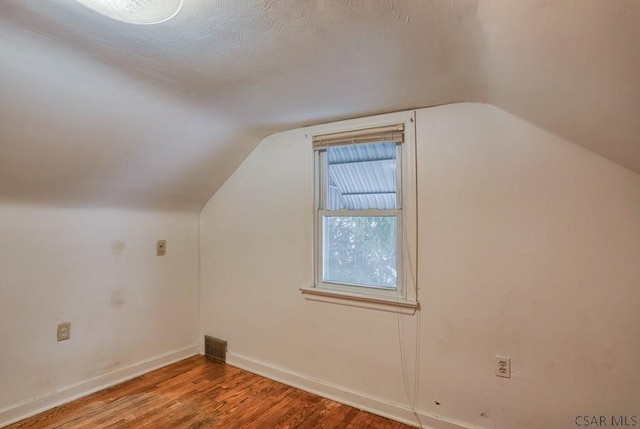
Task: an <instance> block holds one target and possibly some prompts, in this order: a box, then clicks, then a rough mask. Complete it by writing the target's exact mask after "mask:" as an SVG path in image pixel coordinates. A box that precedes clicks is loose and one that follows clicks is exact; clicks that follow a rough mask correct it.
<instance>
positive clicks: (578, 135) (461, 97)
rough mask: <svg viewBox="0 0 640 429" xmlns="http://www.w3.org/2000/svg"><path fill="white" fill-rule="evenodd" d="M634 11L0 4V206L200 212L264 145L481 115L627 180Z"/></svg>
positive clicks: (374, 4)
mask: <svg viewBox="0 0 640 429" xmlns="http://www.w3.org/2000/svg"><path fill="white" fill-rule="evenodd" d="M639 23H640V1H637V0H562V1H559V0H557V1H551V0H548V1H543V0H530V1H525V0H518V1H513V0H458V1H452V0H437V1H435V0H309V1H301V0H206V1H205V0H200V1H198V0H185V1H184V6H183V8H182V10H181V11H180V13H179V14H178V15H177V16H176V17H175V18H174V19H172V20H170V21H168V22H166V23H163V24H158V25H150V26H135V25H128V24H123V23H119V22H116V21H112V20H109V19H108V18H105V17H103V16H101V15H98V14H95V13H94V12H92V11H90V10H88V9H85V8H84V7H82V6H81V5H79V4H77V3H76V2H73V1H70V0H50V1H44V0H42V1H40V0H38V1H28V2H27V1H24V0H2V1H1V2H0V199H7V200H22V201H27V202H37V203H43V204H63V205H105V206H107V205H115V206H131V207H142V208H154V209H180V210H198V209H199V208H201V207H202V205H203V204H204V203H206V201H207V200H208V199H209V197H210V196H211V195H212V194H213V193H214V192H215V191H216V190H217V188H218V187H219V186H220V185H221V184H222V183H224V181H225V180H226V179H227V177H228V176H229V175H230V174H231V172H232V171H233V170H234V169H235V168H236V167H237V166H238V164H239V163H240V162H241V161H242V159H243V158H244V157H245V156H246V155H247V154H248V153H249V152H250V151H251V150H252V149H253V148H254V147H255V146H256V145H257V144H258V143H259V141H260V139H261V138H262V137H264V136H266V135H268V134H270V133H272V132H275V131H278V130H283V129H288V128H292V127H296V126H300V125H308V124H314V123H321V122H326V121H330V120H334V119H341V118H348V117H357V116H363V115H368V114H372V113H380V112H387V111H395V110H402V109H408V108H415V107H425V106H432V105H437V104H443V103H451V102H457V101H481V102H488V103H491V104H494V105H496V106H498V107H500V108H503V109H505V110H507V111H511V112H513V113H515V114H517V115H519V116H521V117H523V118H525V119H527V120H529V121H531V122H534V123H536V124H538V125H541V126H543V127H545V128H547V129H549V130H551V131H553V132H556V133H557V134H560V135H562V136H564V137H566V138H568V139H570V140H572V141H574V142H576V143H578V144H581V145H583V146H585V147H587V148H589V149H591V150H593V151H595V152H597V153H600V154H602V155H603V156H605V157H607V158H609V159H611V160H613V161H615V162H618V163H620V164H622V165H624V166H626V167H629V168H631V169H634V170H635V171H637V172H640V137H639V136H640V107H639V106H640V24H639Z"/></svg>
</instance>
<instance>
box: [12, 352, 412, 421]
mask: <svg viewBox="0 0 640 429" xmlns="http://www.w3.org/2000/svg"><path fill="white" fill-rule="evenodd" d="M214 427H215V428H233V429H238V428H265V429H270V428H310V429H317V428H327V429H328V428H380V429H382V428H385V429H387V428H388V429H401V428H409V427H410V426H407V425H404V424H402V423H398V422H395V421H393V420H389V419H385V418H383V417H379V416H375V415H373V414H370V413H367V412H364V411H360V410H357V409H355V408H352V407H348V406H346V405H342V404H339V403H337V402H334V401H330V400H328V399H324V398H321V397H319V396H316V395H312V394H310V393H307V392H304V391H302V390H298V389H294V388H292V387H289V386H286V385H284V384H280V383H277V382H275V381H272V380H269V379H267V378H264V377H260V376H258V375H255V374H252V373H250V372H247V371H243V370H241V369H238V368H234V367H232V366H229V365H225V364H221V363H217V362H214V361H211V360H209V359H207V358H205V357H203V356H194V357H192V358H189V359H186V360H183V361H181V362H178V363H175V364H173V365H170V366H167V367H165V368H162V369H159V370H157V371H153V372H151V373H148V374H146V375H143V376H141V377H138V378H136V379H133V380H130V381H127V382H125V383H122V384H119V385H117V386H114V387H111V388H109V389H106V390H103V391H100V392H97V393H94V394H92V395H89V396H87V397H84V398H81V399H78V400H76V401H73V402H70V403H68V404H66V405H62V406H60V407H57V408H54V409H52V410H49V411H46V412H44V413H42V414H38V415H36V416H34V417H31V418H28V419H26V420H22V421H20V422H18V423H15V424H13V425H11V426H7V427H6V429H18V428H20V429H27V428H31V429H33V428H38V429H44V428H47V429H53V428H64V429H72V428H89V429H105V428H111V429H113V428H118V429H119V428H146V429H200V428H214Z"/></svg>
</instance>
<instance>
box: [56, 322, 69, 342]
mask: <svg viewBox="0 0 640 429" xmlns="http://www.w3.org/2000/svg"><path fill="white" fill-rule="evenodd" d="M69 338H71V323H69V322H65V323H60V324H59V325H58V341H66V340H68V339H69Z"/></svg>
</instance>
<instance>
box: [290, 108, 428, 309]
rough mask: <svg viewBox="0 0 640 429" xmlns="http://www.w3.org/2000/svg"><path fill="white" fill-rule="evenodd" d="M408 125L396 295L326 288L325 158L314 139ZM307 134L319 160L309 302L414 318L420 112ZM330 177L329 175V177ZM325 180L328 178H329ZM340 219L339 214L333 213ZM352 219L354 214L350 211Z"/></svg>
mask: <svg viewBox="0 0 640 429" xmlns="http://www.w3.org/2000/svg"><path fill="white" fill-rule="evenodd" d="M397 124H403V125H404V142H403V143H398V146H400V149H399V150H398V152H399V154H400V160H399V162H400V166H401V168H400V170H401V171H400V172H399V173H398V174H399V176H401V177H399V179H400V182H399V189H400V192H401V193H400V195H398V198H400V199H401V201H402V205H401V207H402V209H401V215H400V216H397V221H398V239H397V243H398V246H400V248H399V249H398V251H397V255H400V258H401V262H400V263H401V267H399V268H400V269H399V271H398V282H397V283H396V286H397V288H396V290H385V289H383V288H374V287H366V286H361V287H359V286H357V285H343V284H338V283H336V284H334V283H326V282H322V281H320V280H321V278H322V266H321V259H322V258H321V257H320V258H319V257H318V256H319V255H318V252H321V246H322V237H320V236H319V234H320V233H321V228H319V225H318V223H321V222H322V215H321V214H320V210H319V207H320V206H319V205H318V203H319V201H320V198H322V195H321V189H322V187H321V186H318V185H319V184H318V182H317V181H318V178H319V177H320V171H319V169H320V167H321V166H320V165H319V158H320V157H319V156H318V153H317V151H316V150H313V148H312V145H313V143H312V142H313V136H318V135H325V134H334V133H342V132H351V131H358V130H364V129H368V128H374V127H385V126H390V125H397ZM305 132H306V133H305V134H306V137H307V139H308V144H309V146H310V148H309V149H310V150H309V152H310V153H311V156H313V166H314V169H313V170H314V171H313V178H312V180H311V182H312V186H313V188H314V189H313V192H310V195H311V196H312V197H313V201H312V207H313V235H312V237H313V243H312V254H313V257H312V269H313V271H312V279H313V285H312V287H302V288H300V291H301V293H302V294H303V296H304V298H305V299H308V300H312V301H320V302H329V303H335V304H342V305H349V306H355V307H363V308H371V309H376V310H382V311H392V312H397V313H402V314H414V313H415V311H416V309H417V308H418V307H419V304H418V299H417V298H418V296H417V295H418V290H417V277H416V275H417V273H416V266H415V261H416V255H417V222H416V219H417V213H416V209H417V208H416V168H415V164H416V160H415V112H414V111H409V112H399V113H391V114H386V115H379V116H374V117H369V118H361V119H355V120H347V121H341V122H336V123H331V124H323V125H317V126H313V127H308V128H306V129H305ZM324 174H326V172H324ZM323 180H324V179H323ZM332 212H333V213H332V215H336V213H335V212H336V211H332ZM361 212H362V214H363V215H367V216H374V215H375V210H363V211H361ZM350 213H351V214H352V213H353V211H350ZM380 215H389V211H387V210H384V211H380Z"/></svg>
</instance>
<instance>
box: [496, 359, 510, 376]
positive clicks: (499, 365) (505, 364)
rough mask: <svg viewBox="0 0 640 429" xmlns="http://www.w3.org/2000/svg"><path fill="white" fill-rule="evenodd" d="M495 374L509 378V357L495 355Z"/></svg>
mask: <svg viewBox="0 0 640 429" xmlns="http://www.w3.org/2000/svg"><path fill="white" fill-rule="evenodd" d="M496 375H497V376H498V377H504V378H511V358H510V357H504V356H496Z"/></svg>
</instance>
